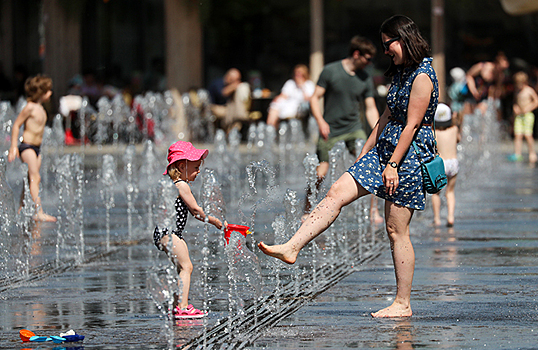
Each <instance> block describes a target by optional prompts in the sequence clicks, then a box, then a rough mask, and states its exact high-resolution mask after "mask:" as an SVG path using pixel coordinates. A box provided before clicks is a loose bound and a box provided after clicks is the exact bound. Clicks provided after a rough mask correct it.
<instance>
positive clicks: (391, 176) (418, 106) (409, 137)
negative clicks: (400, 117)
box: [382, 73, 433, 194]
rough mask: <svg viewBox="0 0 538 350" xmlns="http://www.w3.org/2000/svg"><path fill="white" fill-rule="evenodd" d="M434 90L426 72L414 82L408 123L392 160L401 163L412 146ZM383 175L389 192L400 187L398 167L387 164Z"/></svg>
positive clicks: (410, 97) (408, 110)
mask: <svg viewBox="0 0 538 350" xmlns="http://www.w3.org/2000/svg"><path fill="white" fill-rule="evenodd" d="M432 90H433V84H432V81H431V80H430V77H429V76H428V75H427V74H424V73H423V74H419V75H417V77H416V78H415V80H414V82H413V86H412V87H411V94H410V95H409V105H408V106H407V124H406V125H405V127H404V129H403V130H402V133H401V135H400V139H399V140H398V144H397V145H396V148H395V149H394V153H392V156H391V157H390V160H389V161H390V162H396V163H397V164H400V162H401V161H402V159H403V158H404V155H405V153H406V152H407V150H408V149H409V146H411V142H412V141H413V137H414V136H415V134H416V132H417V130H418V129H419V128H420V124H421V123H422V119H424V115H425V114H426V110H427V109H428V105H429V104H430V98H431V94H432ZM382 176H383V183H384V184H385V187H387V188H389V194H392V193H394V190H395V189H396V188H397V187H398V169H397V168H393V167H392V166H390V165H387V167H386V168H385V170H384V171H383V175H382ZM391 183H392V184H393V185H394V186H391V187H388V185H389V184H391Z"/></svg>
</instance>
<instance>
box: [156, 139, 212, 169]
mask: <svg viewBox="0 0 538 350" xmlns="http://www.w3.org/2000/svg"><path fill="white" fill-rule="evenodd" d="M208 154H209V151H208V150H207V149H197V148H196V147H194V146H193V145H192V143H190V142H186V141H177V142H175V143H173V144H172V145H171V146H170V147H169V148H168V165H167V166H166V170H165V172H164V173H163V175H166V174H168V167H169V166H170V165H172V164H173V163H175V162H177V161H178V160H182V159H187V160H190V161H197V160H200V159H205V157H207V155H208Z"/></svg>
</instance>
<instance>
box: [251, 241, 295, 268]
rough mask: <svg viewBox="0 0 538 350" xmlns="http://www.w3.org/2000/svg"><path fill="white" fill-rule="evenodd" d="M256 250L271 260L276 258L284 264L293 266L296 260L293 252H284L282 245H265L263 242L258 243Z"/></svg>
mask: <svg viewBox="0 0 538 350" xmlns="http://www.w3.org/2000/svg"><path fill="white" fill-rule="evenodd" d="M258 248H260V250H261V251H262V252H263V253H264V254H267V255H269V256H272V257H273V258H277V259H280V260H282V261H283V262H285V263H286V264H290V265H291V264H293V263H295V260H297V254H294V253H293V252H286V249H285V248H284V245H282V244H281V245H267V244H265V243H263V242H260V243H258Z"/></svg>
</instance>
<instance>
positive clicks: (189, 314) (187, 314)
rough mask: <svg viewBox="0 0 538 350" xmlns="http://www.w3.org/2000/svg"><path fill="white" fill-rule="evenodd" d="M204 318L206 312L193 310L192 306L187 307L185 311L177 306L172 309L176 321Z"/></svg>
mask: <svg viewBox="0 0 538 350" xmlns="http://www.w3.org/2000/svg"><path fill="white" fill-rule="evenodd" d="M206 316H207V312H206V311H201V310H198V309H195V308H194V306H192V305H189V306H187V308H186V309H180V308H179V306H178V307H176V308H175V309H174V318H177V319H186V318H202V317H206Z"/></svg>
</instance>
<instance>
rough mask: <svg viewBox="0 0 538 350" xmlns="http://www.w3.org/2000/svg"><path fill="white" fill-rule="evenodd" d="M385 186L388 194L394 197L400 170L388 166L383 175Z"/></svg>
mask: <svg viewBox="0 0 538 350" xmlns="http://www.w3.org/2000/svg"><path fill="white" fill-rule="evenodd" d="M382 178H383V185H384V186H385V188H386V192H387V193H388V194H389V195H390V196H392V195H393V194H394V192H395V191H396V188H397V187H398V184H399V182H398V170H397V169H395V168H393V167H391V166H390V165H387V167H386V168H385V170H383V174H382Z"/></svg>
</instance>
